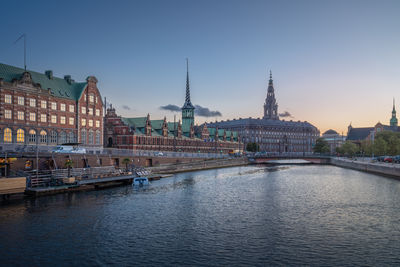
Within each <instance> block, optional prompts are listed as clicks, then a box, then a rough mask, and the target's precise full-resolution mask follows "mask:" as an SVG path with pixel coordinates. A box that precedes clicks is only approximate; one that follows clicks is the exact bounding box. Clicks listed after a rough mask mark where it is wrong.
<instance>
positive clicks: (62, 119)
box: [60, 116, 65, 124]
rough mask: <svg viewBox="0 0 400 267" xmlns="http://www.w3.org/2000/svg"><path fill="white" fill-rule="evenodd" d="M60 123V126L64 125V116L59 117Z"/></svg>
mask: <svg viewBox="0 0 400 267" xmlns="http://www.w3.org/2000/svg"><path fill="white" fill-rule="evenodd" d="M60 123H61V124H65V116H61V117H60Z"/></svg>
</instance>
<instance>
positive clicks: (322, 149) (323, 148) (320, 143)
mask: <svg viewBox="0 0 400 267" xmlns="http://www.w3.org/2000/svg"><path fill="white" fill-rule="evenodd" d="M313 150H314V152H315V153H329V152H330V148H329V144H328V142H327V141H325V139H323V138H318V139H317V141H316V142H315V146H314V148H313Z"/></svg>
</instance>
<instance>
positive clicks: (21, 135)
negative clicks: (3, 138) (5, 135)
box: [17, 129, 25, 143]
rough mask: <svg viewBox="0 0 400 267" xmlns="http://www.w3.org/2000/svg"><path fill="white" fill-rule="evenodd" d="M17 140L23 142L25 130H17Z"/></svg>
mask: <svg viewBox="0 0 400 267" xmlns="http://www.w3.org/2000/svg"><path fill="white" fill-rule="evenodd" d="M17 142H18V143H23V142H25V131H24V130H22V129H18V130H17Z"/></svg>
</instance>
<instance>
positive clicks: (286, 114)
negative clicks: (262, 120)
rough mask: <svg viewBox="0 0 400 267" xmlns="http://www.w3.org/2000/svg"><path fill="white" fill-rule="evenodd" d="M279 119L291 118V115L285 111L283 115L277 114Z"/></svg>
mask: <svg viewBox="0 0 400 267" xmlns="http://www.w3.org/2000/svg"><path fill="white" fill-rule="evenodd" d="M279 117H282V118H286V117H288V118H293V116H292V114H290V112H289V111H285V112H283V113H279Z"/></svg>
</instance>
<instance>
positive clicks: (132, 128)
mask: <svg viewBox="0 0 400 267" xmlns="http://www.w3.org/2000/svg"><path fill="white" fill-rule="evenodd" d="M194 109H195V108H194V106H193V105H192V103H191V100H190V86H189V72H188V71H187V74H186V97H185V103H184V105H183V107H182V123H181V121H180V120H179V121H178V122H167V120H166V118H165V117H164V119H161V120H152V119H151V118H150V115H149V114H147V116H146V117H135V118H124V117H120V116H118V115H117V114H116V111H115V109H114V108H113V107H112V106H111V107H110V108H108V109H107V112H106V115H105V120H104V121H105V141H104V144H105V147H114V148H121V149H133V150H155V151H182V152H209V153H228V152H230V151H235V150H243V144H242V143H241V142H240V138H239V135H238V132H236V131H230V130H224V129H217V128H210V127H208V125H207V124H203V125H201V126H195V125H194Z"/></svg>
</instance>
